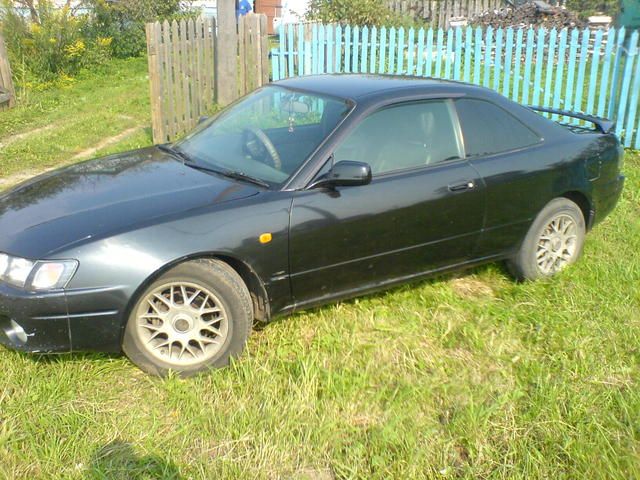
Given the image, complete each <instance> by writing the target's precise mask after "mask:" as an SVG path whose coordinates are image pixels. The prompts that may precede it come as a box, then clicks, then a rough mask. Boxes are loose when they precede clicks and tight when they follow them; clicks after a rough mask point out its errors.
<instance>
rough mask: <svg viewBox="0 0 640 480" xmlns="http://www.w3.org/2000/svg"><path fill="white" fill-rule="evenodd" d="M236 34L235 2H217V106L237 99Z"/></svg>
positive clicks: (221, 0) (225, 0) (231, 0)
mask: <svg viewBox="0 0 640 480" xmlns="http://www.w3.org/2000/svg"><path fill="white" fill-rule="evenodd" d="M237 62H238V32H237V26H236V2H235V0H218V41H217V42H216V73H217V75H216V94H217V101H218V104H219V105H222V106H224V105H228V104H229V103H231V102H233V101H234V100H235V99H236V98H237V97H238V78H237V74H236V72H237Z"/></svg>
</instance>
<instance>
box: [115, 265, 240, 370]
mask: <svg viewBox="0 0 640 480" xmlns="http://www.w3.org/2000/svg"><path fill="white" fill-rule="evenodd" d="M252 318H253V312H252V304H251V297H250V295H249V292H248V290H247V287H246V285H245V284H244V282H243V281H242V279H241V278H240V276H239V275H238V274H237V273H236V272H235V271H234V270H233V269H232V268H231V267H229V266H228V265H227V264H225V263H223V262H221V261H218V260H195V261H190V262H185V263H182V264H180V265H178V266H176V267H174V268H173V269H171V270H169V271H168V272H166V273H165V274H164V275H162V276H161V277H160V278H158V279H157V280H156V281H155V282H153V283H152V284H151V285H150V286H149V287H148V288H146V289H145V291H144V292H142V293H141V294H140V295H139V297H138V300H137V302H136V304H135V306H134V307H133V309H132V311H131V314H130V316H129V320H128V322H127V326H126V330H125V334H124V340H123V344H122V349H123V350H124V352H125V353H126V355H127V356H128V357H129V359H130V360H131V361H132V362H133V363H135V364H136V365H137V366H138V367H140V368H141V369H142V370H144V371H145V372H147V373H151V374H154V375H160V376H164V375H166V374H167V373H168V372H169V371H170V370H173V371H175V372H177V373H179V374H180V375H182V376H189V375H193V374H196V373H199V372H201V371H204V370H207V369H210V368H216V367H222V366H225V365H227V364H228V363H229V359H230V358H231V357H237V356H238V355H239V354H240V353H241V352H242V350H243V348H244V345H245V343H246V340H247V337H248V336H249V333H250V331H251V326H252Z"/></svg>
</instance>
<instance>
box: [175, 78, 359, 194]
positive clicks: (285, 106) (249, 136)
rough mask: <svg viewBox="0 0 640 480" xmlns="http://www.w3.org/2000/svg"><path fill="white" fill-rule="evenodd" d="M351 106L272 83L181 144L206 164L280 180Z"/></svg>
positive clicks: (255, 176) (207, 124) (202, 126)
mask: <svg viewBox="0 0 640 480" xmlns="http://www.w3.org/2000/svg"><path fill="white" fill-rule="evenodd" d="M350 108H351V106H350V104H349V103H348V102H347V101H346V100H341V99H336V98H333V97H325V96H320V95H316V94H312V93H307V92H298V91H293V90H289V89H285V88H282V87H275V86H269V87H265V88H262V89H260V90H258V91H256V92H255V93H253V94H251V95H249V96H247V97H246V98H244V99H243V100H241V101H240V102H238V103H237V104H235V105H233V106H231V107H230V108H229V109H227V110H225V111H224V112H223V113H222V114H220V115H218V116H217V117H215V118H213V119H211V120H209V121H207V122H205V123H204V124H202V125H201V126H200V127H198V128H197V129H196V130H195V131H194V132H192V133H191V134H190V135H189V136H187V137H186V138H185V139H184V140H182V141H181V142H180V143H179V144H177V147H178V148H179V150H180V151H181V152H183V153H184V154H185V156H187V157H189V158H191V159H192V160H193V161H194V162H196V163H198V164H200V165H202V166H207V167H211V168H215V169H220V170H225V171H234V172H241V173H242V174H244V175H246V176H249V177H253V178H255V179H259V180H262V181H265V182H268V183H269V184H270V185H278V184H282V183H284V182H285V181H286V180H287V179H288V178H289V177H290V176H291V175H292V174H293V173H294V172H295V171H296V169H297V168H298V167H300V165H302V164H303V163H304V161H305V160H306V159H307V158H308V157H309V155H310V154H311V153H312V152H313V151H314V150H315V149H316V148H317V147H318V145H320V143H321V142H322V141H323V140H324V139H325V138H326V136H327V135H328V134H329V133H331V132H332V131H333V129H334V128H335V127H336V126H337V125H338V123H339V122H340V121H341V120H342V119H343V118H344V116H345V115H346V114H347V113H348V111H349V110H350Z"/></svg>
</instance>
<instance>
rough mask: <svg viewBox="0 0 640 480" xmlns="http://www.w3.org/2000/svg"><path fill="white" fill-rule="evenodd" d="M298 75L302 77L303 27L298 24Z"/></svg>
mask: <svg viewBox="0 0 640 480" xmlns="http://www.w3.org/2000/svg"><path fill="white" fill-rule="evenodd" d="M298 75H301V76H302V75H304V25H303V24H302V23H299V24H298Z"/></svg>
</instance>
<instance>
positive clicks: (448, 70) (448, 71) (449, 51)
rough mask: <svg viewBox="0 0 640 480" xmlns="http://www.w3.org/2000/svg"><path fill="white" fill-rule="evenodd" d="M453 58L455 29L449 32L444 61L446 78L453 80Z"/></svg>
mask: <svg viewBox="0 0 640 480" xmlns="http://www.w3.org/2000/svg"><path fill="white" fill-rule="evenodd" d="M452 56H453V29H451V28H450V29H448V30H447V44H446V47H445V59H444V78H446V79H447V80H450V79H451V63H452V62H451V60H452V58H451V57H452Z"/></svg>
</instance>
